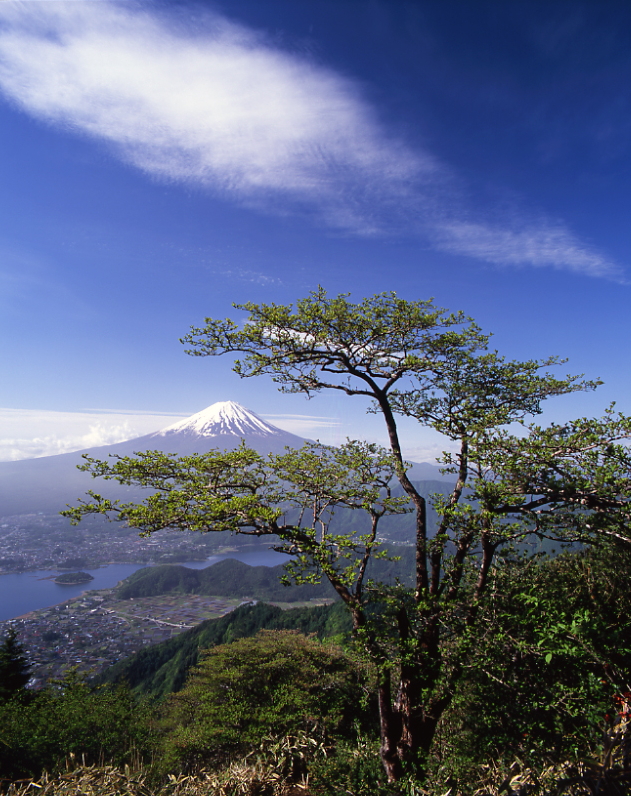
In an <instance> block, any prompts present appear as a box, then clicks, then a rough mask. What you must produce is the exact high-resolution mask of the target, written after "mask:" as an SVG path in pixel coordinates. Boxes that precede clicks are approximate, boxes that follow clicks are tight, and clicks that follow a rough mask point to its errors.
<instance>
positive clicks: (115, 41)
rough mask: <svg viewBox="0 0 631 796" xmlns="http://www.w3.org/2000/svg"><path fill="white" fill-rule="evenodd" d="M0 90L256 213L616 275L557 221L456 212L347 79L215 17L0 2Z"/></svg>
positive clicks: (442, 178)
mask: <svg viewBox="0 0 631 796" xmlns="http://www.w3.org/2000/svg"><path fill="white" fill-rule="evenodd" d="M202 28H203V29H202ZM0 88H1V89H2V90H4V93H5V94H6V95H7V96H9V97H11V98H12V99H13V101H14V102H15V103H16V104H17V105H19V106H20V107H21V108H22V109H24V110H25V111H27V112H28V113H30V114H33V115H34V116H36V117H38V118H40V119H44V120H46V121H48V122H50V123H53V124H58V125H62V126H65V127H67V128H69V129H71V130H74V131H76V132H80V133H83V134H88V135H91V136H94V137H95V138H97V139H100V140H103V141H106V142H108V143H109V144H110V145H111V146H113V147H114V148H115V150H116V151H117V152H118V153H119V155H120V156H121V157H122V158H124V159H125V160H126V161H128V162H130V163H132V164H134V165H135V166H136V167H138V168H140V169H142V170H144V171H145V172H146V173H148V174H150V175H153V176H155V177H159V178H162V179H167V180H172V181H183V182H189V183H193V184H196V185H202V186H204V187H206V188H208V189H212V190H214V191H217V192H220V193H222V194H224V195H226V196H227V197H230V198H232V199H236V200H237V201H240V202H242V203H244V204H247V205H252V206H255V207H258V208H259V209H262V210H264V211H266V212H298V211H300V209H301V208H302V209H304V210H307V211H309V212H311V213H314V212H315V213H316V214H317V215H318V216H319V217H320V219H321V220H322V221H324V222H325V223H326V224H328V225H330V226H333V227H337V228H343V229H346V230H348V231H352V232H355V233H374V232H378V231H382V232H383V231H385V230H387V229H393V228H398V229H405V230H407V231H408V232H409V231H413V232H414V231H415V232H422V234H425V235H427V236H428V237H429V238H430V240H432V241H433V243H434V245H435V246H436V248H438V249H442V250H446V251H449V252H452V253H456V254H464V255H466V256H470V257H474V258H477V259H480V260H485V261H488V262H493V263H500V264H503V265H517V264H524V265H526V264H529V265H548V266H553V267H556V268H565V269H569V270H572V271H577V272H581V273H584V274H588V275H592V276H608V277H613V278H616V277H617V276H618V275H619V270H618V269H617V268H616V267H615V266H614V265H612V264H611V263H608V262H607V261H606V259H605V258H604V257H602V256H601V255H599V254H598V253H597V252H594V251H592V250H591V248H590V247H589V246H587V245H585V244H582V243H581V242H580V241H578V240H577V239H576V238H575V237H574V236H573V235H572V233H571V232H570V231H569V230H567V229H565V228H564V227H563V226H562V225H556V226H550V225H549V224H546V223H545V222H543V223H540V224H538V225H535V226H534V227H532V226H529V225H528V224H524V223H522V224H519V223H518V224H508V225H502V224H501V223H487V222H486V221H485V220H484V219H483V220H481V221H476V222H474V223H471V222H469V221H468V220H463V219H467V218H468V214H467V213H466V212H465V209H464V206H465V205H466V202H465V203H463V202H462V201H461V199H459V198H456V197H455V195H454V193H453V191H452V190H451V188H450V186H452V185H454V184H455V182H454V177H453V175H451V174H450V172H449V170H448V169H447V168H446V167H445V166H444V165H442V164H440V163H439V162H438V161H437V160H436V159H435V158H434V157H432V156H431V154H430V153H428V152H423V151H420V150H419V149H418V148H416V149H412V148H411V147H409V146H407V145H406V144H405V143H404V142H402V141H400V140H398V139H396V138H395V137H393V136H392V135H390V134H388V132H387V131H386V130H385V129H384V127H383V125H382V124H380V122H379V120H378V119H377V116H376V114H375V112H374V111H373V109H372V107H371V106H370V105H369V104H368V103H367V102H366V101H365V100H364V99H363V98H362V96H361V92H360V91H359V89H358V87H357V86H356V85H355V84H354V83H352V82H351V81H350V80H348V79H345V78H343V77H341V76H340V75H338V74H336V73H335V72H333V71H332V70H328V69H326V68H324V67H322V66H320V65H316V64H314V63H312V62H311V61H309V60H307V59H306V58H304V57H302V56H299V55H296V54H292V53H290V52H286V51H283V50H281V49H280V48H278V47H277V46H275V45H273V44H271V43H270V42H269V41H267V40H266V39H265V38H264V37H263V36H262V35H259V34H257V33H256V32H254V31H251V30H249V29H247V28H245V27H243V26H240V25H236V24H233V23H229V22H228V21H227V20H226V19H224V18H223V17H220V16H219V15H208V16H207V20H206V24H203V25H200V24H199V23H198V25H197V29H196V30H195V31H190V30H187V29H185V27H183V23H182V21H181V19H180V18H175V17H173V16H172V17H169V18H167V17H160V16H159V15H157V14H156V13H151V12H150V11H148V10H143V9H142V8H140V7H139V6H137V5H134V6H129V5H124V4H121V3H118V4H117V3H113V2H107V1H106V0H103V1H101V2H71V3H64V2H28V3H20V2H1V3H0ZM461 193H462V192H461ZM253 278H256V277H253Z"/></svg>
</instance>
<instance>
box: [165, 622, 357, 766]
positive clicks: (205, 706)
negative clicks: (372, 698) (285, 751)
mask: <svg viewBox="0 0 631 796" xmlns="http://www.w3.org/2000/svg"><path fill="white" fill-rule="evenodd" d="M363 697H364V691H363V689H362V686H361V675H360V672H359V671H358V670H357V667H356V666H355V664H354V663H353V662H352V661H351V660H350V659H349V658H348V657H347V656H346V655H345V654H344V653H343V651H342V650H341V649H340V648H338V647H334V646H331V645H325V644H322V643H321V642H319V641H318V640H316V639H313V638H309V637H306V636H304V635H302V634H301V633H298V632H296V631H278V630H262V631H260V632H259V633H258V634H257V635H256V636H254V637H252V638H247V639H240V640H239V641H234V642H233V643H232V644H227V645H221V646H218V647H215V648H214V649H212V650H209V651H208V652H207V653H206V654H205V656H204V658H203V659H202V662H201V663H200V665H199V666H198V667H197V668H196V669H195V670H194V672H193V674H192V675H191V677H190V678H189V680H188V682H187V684H186V686H185V687H184V689H183V690H182V691H180V692H179V693H177V694H174V695H173V696H172V697H171V698H170V700H169V702H168V703H167V705H166V710H165V712H166V723H167V726H168V727H169V728H170V731H169V733H168V738H167V741H166V745H165V761H166V764H167V766H170V768H169V769H168V770H171V769H172V768H174V767H177V766H178V765H179V766H181V767H186V768H191V767H193V768H194V767H196V766H199V765H201V764H203V763H207V762H209V761H214V762H215V763H216V762H217V761H222V760H226V759H229V758H230V757H232V756H234V755H236V754H243V753H245V752H247V751H250V750H252V749H253V748H255V747H256V746H257V745H259V744H260V743H261V742H262V740H263V739H264V738H265V737H267V736H269V735H270V734H274V735H276V736H279V735H287V734H294V735H295V734H296V733H299V732H301V731H302V732H306V733H307V734H308V735H309V736H311V737H314V736H315V737H320V738H322V739H323V740H326V739H328V738H330V737H335V736H336V735H340V734H345V735H349V734H350V733H351V730H352V728H353V725H354V723H355V724H356V723H357V722H360V721H361V719H362V708H361V705H362V702H363V701H364V700H363Z"/></svg>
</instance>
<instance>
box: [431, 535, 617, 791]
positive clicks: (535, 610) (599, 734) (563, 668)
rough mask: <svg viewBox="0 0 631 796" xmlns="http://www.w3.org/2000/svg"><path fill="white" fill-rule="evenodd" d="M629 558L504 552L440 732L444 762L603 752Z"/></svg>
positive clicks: (612, 714) (603, 552) (610, 722)
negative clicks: (460, 682) (460, 684)
mask: <svg viewBox="0 0 631 796" xmlns="http://www.w3.org/2000/svg"><path fill="white" fill-rule="evenodd" d="M630 564H631V550H629V549H627V548H625V547H612V546H611V545H604V546H602V547H594V548H591V549H588V550H580V551H571V552H565V553H563V554H561V555H559V556H557V557H551V558H545V557H542V558H535V559H529V560H526V559H525V557H524V556H520V557H512V556H507V557H506V558H504V559H503V561H502V564H501V566H499V567H497V568H496V570H495V572H494V574H493V577H492V579H491V584H490V587H489V591H488V593H487V596H486V599H485V605H484V607H483V609H482V611H481V618H482V621H484V623H485V626H486V628H487V633H486V634H485V635H483V636H481V637H480V638H478V639H477V640H476V644H475V647H474V648H472V650H471V652H470V655H469V657H468V660H467V674H466V678H465V680H464V682H463V687H462V689H461V691H460V694H459V697H458V699H457V700H456V702H455V704H454V706H453V710H452V712H451V714H450V715H449V716H448V717H446V718H445V721H444V727H443V729H442V732H441V738H442V740H441V742H440V745H441V746H442V751H441V755H442V758H443V760H445V759H447V760H449V765H450V766H451V767H452V770H453V768H454V767H455V768H458V766H460V767H461V768H462V767H464V772H465V775H466V776H469V777H471V776H473V775H472V773H471V769H473V770H475V769H478V770H479V767H480V765H481V764H483V763H485V762H487V761H489V760H494V761H497V762H501V763H502V764H506V765H509V764H510V763H511V762H512V761H514V760H515V759H517V758H518V759H520V760H521V761H523V762H524V763H525V764H528V765H530V766H533V767H534V768H535V769H539V770H541V769H542V768H545V767H546V766H549V765H557V764H558V763H560V762H563V761H572V760H574V761H576V760H585V759H587V758H591V759H596V760H597V759H599V758H601V757H603V756H604V749H605V746H606V740H607V737H608V733H610V732H612V731H613V730H614V727H615V725H616V721H617V718H618V711H619V710H620V707H619V701H620V695H622V694H625V693H627V692H628V691H629V683H630V681H631V617H630V616H629V612H628V606H629V602H630V600H631V584H630V583H629V578H628V572H629V565H630ZM467 761H468V766H469V768H468V767H467Z"/></svg>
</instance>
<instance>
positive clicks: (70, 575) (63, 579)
mask: <svg viewBox="0 0 631 796" xmlns="http://www.w3.org/2000/svg"><path fill="white" fill-rule="evenodd" d="M91 580H94V577H93V576H92V575H90V573H89V572H67V573H65V574H63V575H57V577H56V578H55V583H59V584H60V585H61V586H76V584H77V583H89V582H90V581H91Z"/></svg>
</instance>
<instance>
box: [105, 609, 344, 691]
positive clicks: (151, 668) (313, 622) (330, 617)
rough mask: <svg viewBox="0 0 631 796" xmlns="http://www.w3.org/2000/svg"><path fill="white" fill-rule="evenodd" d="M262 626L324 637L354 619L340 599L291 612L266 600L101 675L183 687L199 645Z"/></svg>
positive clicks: (152, 686)
mask: <svg viewBox="0 0 631 796" xmlns="http://www.w3.org/2000/svg"><path fill="white" fill-rule="evenodd" d="M262 628H266V629H268V630H299V631H300V632H301V633H304V634H306V635H310V634H315V635H317V637H318V638H319V639H321V640H322V639H325V638H332V637H338V638H339V637H342V636H344V635H345V634H348V632H349V631H350V620H349V617H348V614H347V613H346V611H344V609H343V606H342V605H340V604H339V603H338V604H336V605H331V606H319V607H316V608H292V609H290V610H288V611H282V610H281V609H280V608H276V607H275V606H271V605H265V604H264V603H259V604H258V605H244V606H241V607H240V608H237V609H236V610H235V611H232V612H231V613H229V614H226V616H222V617H221V618H219V619H209V620H207V621H206V622H202V623H201V624H199V625H197V627H194V628H191V630H187V631H186V632H184V633H181V634H180V635H178V636H176V637H175V638H172V639H170V640H169V641H164V642H162V643H161V644H156V645H154V646H152V647H150V648H148V649H142V650H140V651H139V652H137V653H136V654H135V655H132V656H131V657H130V658H126V659H125V660H123V661H120V662H119V663H116V664H114V666H111V667H110V668H109V669H107V670H106V671H105V672H104V673H103V674H102V675H100V677H99V678H97V680H98V681H99V682H109V683H117V682H125V683H127V684H128V685H129V686H130V687H131V688H132V689H134V691H137V692H139V693H146V694H150V695H152V696H154V697H162V696H166V695H167V694H170V693H172V692H173V691H179V690H180V689H181V688H182V686H183V685H184V682H185V680H186V677H187V676H188V673H189V671H190V670H191V669H192V668H193V667H194V666H196V665H197V663H198V661H199V654H200V650H203V649H208V648H210V647H215V646H217V645H218V644H229V643H230V642H232V641H236V640H237V639H240V638H248V637H250V636H254V635H256V633H258V631H259V630H261V629H262Z"/></svg>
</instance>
